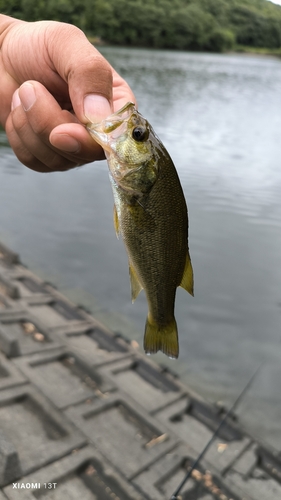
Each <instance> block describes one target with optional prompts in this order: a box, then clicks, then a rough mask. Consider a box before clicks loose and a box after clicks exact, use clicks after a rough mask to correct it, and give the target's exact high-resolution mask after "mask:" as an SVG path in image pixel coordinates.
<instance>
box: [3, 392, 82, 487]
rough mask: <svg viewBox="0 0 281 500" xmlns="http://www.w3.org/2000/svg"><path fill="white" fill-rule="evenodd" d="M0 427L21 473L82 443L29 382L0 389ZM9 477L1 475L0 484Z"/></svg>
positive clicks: (52, 459) (76, 433)
mask: <svg viewBox="0 0 281 500" xmlns="http://www.w3.org/2000/svg"><path fill="white" fill-rule="evenodd" d="M0 429H1V433H2V435H3V436H5V439H6V440H7V441H8V442H10V443H11V445H10V446H12V447H13V449H15V450H16V453H17V456H18V462H19V464H20V467H21V470H22V474H23V475H25V474H29V473H30V472H32V471H35V470H36V469H38V468H40V467H42V466H44V465H46V464H48V463H50V462H53V461H55V460H57V459H59V458H61V457H62V456H64V455H66V454H68V453H70V452H71V451H72V450H73V449H74V448H77V447H81V446H83V445H85V444H86V439H85V437H84V436H83V434H82V433H81V432H80V431H78V430H77V429H76V428H75V427H74V426H73V425H72V424H71V423H70V422H69V421H68V420H67V419H66V418H65V416H64V415H62V414H61V413H60V412H59V411H57V410H56V409H55V407H54V406H53V405H52V404H51V403H50V402H49V401H48V400H47V399H46V398H45V397H43V396H42V395H41V394H40V393H39V392H38V391H37V390H36V389H35V388H34V387H32V386H30V385H24V386H21V387H16V388H13V389H7V390H5V391H1V392H0ZM3 442H4V441H3V439H2V441H1V439H0V449H1V443H2V445H3ZM11 449H12V448H11ZM9 481H10V480H9ZM9 481H6V480H5V478H4V482H3V483H2V484H0V486H4V485H5V484H7V482H9Z"/></svg>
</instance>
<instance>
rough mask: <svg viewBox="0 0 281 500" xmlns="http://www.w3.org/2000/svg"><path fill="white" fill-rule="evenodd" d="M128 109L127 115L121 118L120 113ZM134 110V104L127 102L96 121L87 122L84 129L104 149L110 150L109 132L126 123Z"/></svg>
mask: <svg viewBox="0 0 281 500" xmlns="http://www.w3.org/2000/svg"><path fill="white" fill-rule="evenodd" d="M126 111H128V115H127V116H125V117H123V118H122V115H123V114H124V113H125V112H126ZM134 111H136V106H135V104H134V103H133V102H130V101H129V102H127V103H126V104H125V105H124V106H123V107H122V108H121V109H119V110H118V111H116V112H115V113H112V114H111V115H109V116H107V117H106V118H104V119H103V120H101V121H100V122H98V123H89V124H87V125H86V129H87V130H88V132H89V133H90V135H91V136H92V137H93V138H94V139H95V140H96V142H97V143H98V144H100V146H101V147H102V148H103V149H104V150H105V151H108V152H109V151H110V144H109V134H110V132H113V131H114V130H116V129H117V128H118V127H120V126H121V125H123V124H124V123H126V122H127V121H128V120H129V118H130V117H131V115H132V113H133V112H134Z"/></svg>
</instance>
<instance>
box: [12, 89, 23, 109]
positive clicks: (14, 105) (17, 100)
mask: <svg viewBox="0 0 281 500" xmlns="http://www.w3.org/2000/svg"><path fill="white" fill-rule="evenodd" d="M20 105H21V102H20V96H19V89H17V90H16V91H15V92H14V95H13V98H12V104H11V110H12V111H13V110H14V109H15V108H17V107H18V106H20Z"/></svg>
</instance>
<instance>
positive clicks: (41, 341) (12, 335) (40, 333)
mask: <svg viewBox="0 0 281 500" xmlns="http://www.w3.org/2000/svg"><path fill="white" fill-rule="evenodd" d="M59 345H60V344H59V342H58V341H57V340H56V339H55V338H54V337H53V336H52V334H51V333H50V332H49V330H48V329H47V328H46V327H45V325H44V324H43V323H42V322H41V321H40V320H39V319H38V318H35V317H34V316H33V315H32V314H31V313H30V312H29V311H24V310H19V309H9V310H6V311H3V312H0V349H1V350H2V351H3V352H4V353H5V354H6V355H7V356H8V357H15V356H20V355H23V354H30V353H34V352H41V351H44V350H47V349H53V348H55V347H59Z"/></svg>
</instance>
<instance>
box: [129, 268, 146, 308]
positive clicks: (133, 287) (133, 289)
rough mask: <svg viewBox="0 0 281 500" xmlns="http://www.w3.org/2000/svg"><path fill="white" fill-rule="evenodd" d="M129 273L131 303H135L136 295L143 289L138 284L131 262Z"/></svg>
mask: <svg viewBox="0 0 281 500" xmlns="http://www.w3.org/2000/svg"><path fill="white" fill-rule="evenodd" d="M129 273H130V280H131V296H132V302H135V300H136V298H137V296H138V294H139V293H140V291H141V290H142V289H143V287H142V285H141V284H140V282H139V279H138V276H137V273H136V271H135V268H134V267H133V265H132V263H131V262H129Z"/></svg>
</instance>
